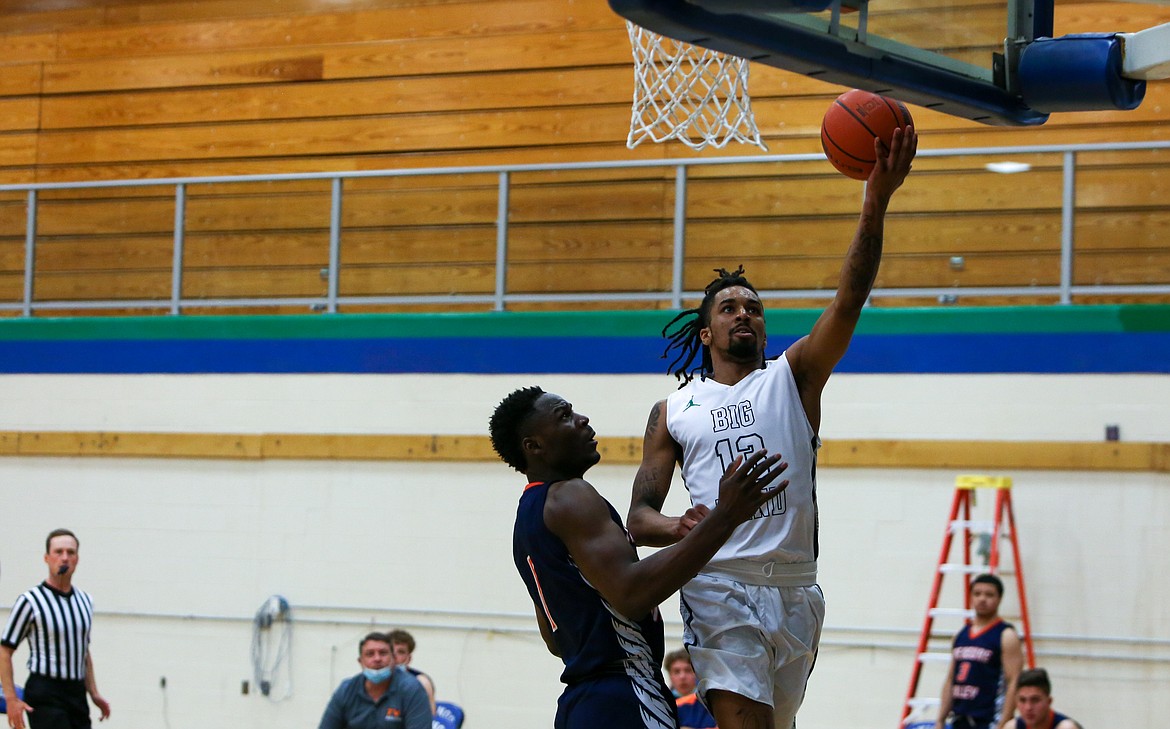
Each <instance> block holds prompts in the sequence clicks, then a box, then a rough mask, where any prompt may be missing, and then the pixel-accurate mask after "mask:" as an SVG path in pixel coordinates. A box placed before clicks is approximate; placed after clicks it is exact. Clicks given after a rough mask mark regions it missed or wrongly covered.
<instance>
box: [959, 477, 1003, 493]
mask: <svg viewBox="0 0 1170 729" xmlns="http://www.w3.org/2000/svg"><path fill="white" fill-rule="evenodd" d="M1011 487H1012V478H1011V476H981V475H975V474H971V473H965V474H962V475H960V476H955V488H957V489H965V490H967V491H971V490H974V489H1010V488H1011Z"/></svg>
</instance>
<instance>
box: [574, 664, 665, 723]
mask: <svg viewBox="0 0 1170 729" xmlns="http://www.w3.org/2000/svg"><path fill="white" fill-rule="evenodd" d="M655 674H656V675H654V676H640V677H630V676H620V675H614V676H602V677H599V678H594V679H590V680H587V681H582V682H580V683H576V684H573V685H572V686H569V687H568V688H566V689H565V692H564V693H563V694H561V698H560V699H559V700H558V701H557V718H556V721H555V722H554V723H553V726H554V727H555V729H676V727H678V714H677V711H676V709H675V705H674V697H673V696H672V695H671V693H670V689H668V688H666V683H665V682H664V681H663V680H662V674H661V673H660V672H658V671H655Z"/></svg>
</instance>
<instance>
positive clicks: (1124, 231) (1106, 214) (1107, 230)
mask: <svg viewBox="0 0 1170 729" xmlns="http://www.w3.org/2000/svg"><path fill="white" fill-rule="evenodd" d="M1074 225H1075V229H1074V235H1073V241H1074V245H1075V246H1076V249H1077V250H1101V251H1108V250H1116V249H1128V250H1139V249H1141V250H1151V249H1153V250H1157V249H1165V248H1167V247H1170V246H1167V241H1170V210H1166V209H1146V210H1140V211H1131V210H1126V209H1121V210H1085V211H1078V212H1077V214H1076V217H1075V218H1074Z"/></svg>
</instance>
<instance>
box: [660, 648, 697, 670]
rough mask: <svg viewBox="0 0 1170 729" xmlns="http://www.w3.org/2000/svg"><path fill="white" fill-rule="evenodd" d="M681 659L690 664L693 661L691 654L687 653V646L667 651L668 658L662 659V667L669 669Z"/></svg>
mask: <svg viewBox="0 0 1170 729" xmlns="http://www.w3.org/2000/svg"><path fill="white" fill-rule="evenodd" d="M679 661H686V662H687V663H688V664H689V663H690V662H691V654H690V653H687V649H686V648H679V649H678V650H673V651H671V652H670V653H667V654H666V658H663V659H662V667H663V668H665V669H666V670H667V671H669V670H670V667H671V666H672V665H674V664H675V663H678V662H679Z"/></svg>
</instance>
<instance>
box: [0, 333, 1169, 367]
mask: <svg viewBox="0 0 1170 729" xmlns="http://www.w3.org/2000/svg"><path fill="white" fill-rule="evenodd" d="M776 339H777V338H774V339H773V341H772V344H773V346H772V347H771V348H770V352H771V353H772V354H778V353H779V352H780V349H781V346H783V345H784V344H785V342H778V341H776ZM662 348H663V340H662V339H660V338H659V337H657V336H653V337H646V336H641V337H639V336H633V337H631V336H540V337H516V336H505V337H491V338H483V337H450V338H445V339H436V338H430V337H425V338H419V337H362V338H346V339H331V338H294V339H289V338H280V339H236V338H229V339H210V338H208V339H162V338H153V339H142V340H134V339H119V340H94V339H62V340H24V341H11V340H10V341H0V373H6V374H17V373H24V374H33V373H54V374H118V373H120V374H146V373H166V374H199V373H207V374H212V373H273V374H276V373H371V374H372V373H481V374H491V373H499V374H511V373H566V374H577V373H583V374H637V373H648V374H662V373H664V372H665V370H666V365H667V362H666V360H664V359H662V358H661V354H662ZM837 371H838V372H853V373H951V374H965V373H996V372H1004V373H1007V372H1015V373H1040V374H1056V373H1078V372H1079V373H1138V372H1147V373H1170V332H1162V331H1155V332H1148V331H1147V332H1055V333H1054V332H1042V333H996V334H988V333H951V334H945V333H911V334H858V335H857V336H856V337H854V340H853V344H852V346H851V347H850V350H849V352H848V354H847V355H846V356H845V359H844V360H843V361H842V362H841V364H840V365H839V366H838V368H837Z"/></svg>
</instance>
